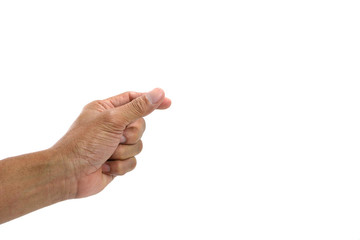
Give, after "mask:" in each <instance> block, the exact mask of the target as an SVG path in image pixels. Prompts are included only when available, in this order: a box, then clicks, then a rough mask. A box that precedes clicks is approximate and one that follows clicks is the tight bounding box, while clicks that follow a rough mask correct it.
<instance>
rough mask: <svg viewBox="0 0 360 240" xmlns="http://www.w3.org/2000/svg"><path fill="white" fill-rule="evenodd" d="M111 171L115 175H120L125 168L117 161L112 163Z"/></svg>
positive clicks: (123, 172) (124, 171)
mask: <svg viewBox="0 0 360 240" xmlns="http://www.w3.org/2000/svg"><path fill="white" fill-rule="evenodd" d="M113 171H114V173H115V174H116V175H120V176H122V175H124V174H125V173H126V169H125V168H124V167H123V166H122V164H121V163H120V162H118V163H117V164H114V166H113Z"/></svg>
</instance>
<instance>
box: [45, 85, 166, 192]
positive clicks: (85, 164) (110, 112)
mask: <svg viewBox="0 0 360 240" xmlns="http://www.w3.org/2000/svg"><path fill="white" fill-rule="evenodd" d="M170 105H171V101H170V99H168V98H165V94H164V92H163V90H161V89H154V90H153V91H151V92H149V93H137V92H126V93H123V94H120V95H117V96H114V97H111V98H108V99H105V100H98V101H94V102H91V103H89V104H88V105H86V106H85V107H84V109H83V111H82V113H81V114H80V116H79V117H78V118H77V120H76V121H75V122H74V124H73V125H72V126H71V128H70V129H69V131H68V132H67V133H66V134H65V136H64V137H63V138H61V139H60V140H59V142H57V143H56V144H55V145H54V146H53V147H52V148H51V150H52V151H53V152H55V153H56V154H57V155H58V156H59V158H60V159H61V161H63V162H64V164H65V167H66V168H67V169H68V172H69V175H70V176H72V177H71V178H70V180H68V181H67V183H66V185H67V187H68V188H69V198H81V197H87V196H90V195H93V194H96V193H98V192H100V191H101V190H103V189H104V188H105V187H106V186H107V185H108V184H109V183H110V182H111V181H112V180H113V179H114V177H115V176H117V175H123V174H125V173H126V172H129V171H131V170H133V169H134V168H135V166H136V159H135V157H134V156H135V155H137V154H138V153H140V151H141V149H142V142H141V140H140V139H141V136H142V134H143V132H144V130H145V121H144V119H143V117H144V116H146V115H148V114H150V113H151V112H152V111H154V110H155V109H166V108H168V107H170Z"/></svg>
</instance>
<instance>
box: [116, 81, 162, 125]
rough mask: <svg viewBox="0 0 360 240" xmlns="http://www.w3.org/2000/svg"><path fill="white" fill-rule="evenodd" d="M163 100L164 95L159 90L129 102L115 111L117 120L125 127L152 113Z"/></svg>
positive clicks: (156, 89)
mask: <svg viewBox="0 0 360 240" xmlns="http://www.w3.org/2000/svg"><path fill="white" fill-rule="evenodd" d="M164 99H165V93H164V91H163V90H162V89H160V88H155V89H154V90H152V91H150V92H148V93H146V94H143V95H141V96H140V97H138V98H135V99H134V100H132V101H131V102H129V103H127V104H125V105H122V106H121V107H117V108H116V109H115V111H116V115H117V119H118V121H120V122H119V123H120V124H121V125H123V126H127V125H129V124H130V123H132V122H134V121H135V120H137V119H139V118H142V117H145V116H146V115H148V114H150V113H151V112H153V111H154V110H155V109H156V108H158V107H159V105H160V104H161V103H162V102H163V100H164Z"/></svg>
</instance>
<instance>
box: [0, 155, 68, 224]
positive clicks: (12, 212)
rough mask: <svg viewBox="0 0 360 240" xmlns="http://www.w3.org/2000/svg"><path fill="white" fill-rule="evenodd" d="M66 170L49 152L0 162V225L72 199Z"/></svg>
mask: <svg viewBox="0 0 360 240" xmlns="http://www.w3.org/2000/svg"><path fill="white" fill-rule="evenodd" d="M73 186H75V183H74V180H73V176H72V174H71V172H70V171H69V168H68V167H66V166H65V163H64V162H63V160H62V159H61V158H59V157H58V156H57V154H55V153H54V152H53V151H52V150H45V151H41V152H36V153H30V154H26V155H22V156H18V157H12V158H8V159H5V160H2V161H0V224H1V223H4V222H7V221H10V220H12V219H14V218H17V217H19V216H22V215H25V214H27V213H30V212H32V211H35V210H37V209H40V208H43V207H46V206H49V205H51V204H54V203H56V202H59V201H63V200H66V199H69V198H72V197H73V195H74V188H73Z"/></svg>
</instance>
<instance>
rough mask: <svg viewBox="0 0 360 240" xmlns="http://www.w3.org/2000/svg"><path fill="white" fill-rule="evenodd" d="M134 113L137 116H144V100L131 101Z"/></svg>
mask: <svg viewBox="0 0 360 240" xmlns="http://www.w3.org/2000/svg"><path fill="white" fill-rule="evenodd" d="M130 103H131V106H132V108H131V109H132V111H133V113H134V114H135V115H136V116H140V115H142V114H143V113H144V112H145V110H146V102H145V101H144V100H143V99H142V98H138V99H136V100H134V101H131V102H130Z"/></svg>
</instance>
